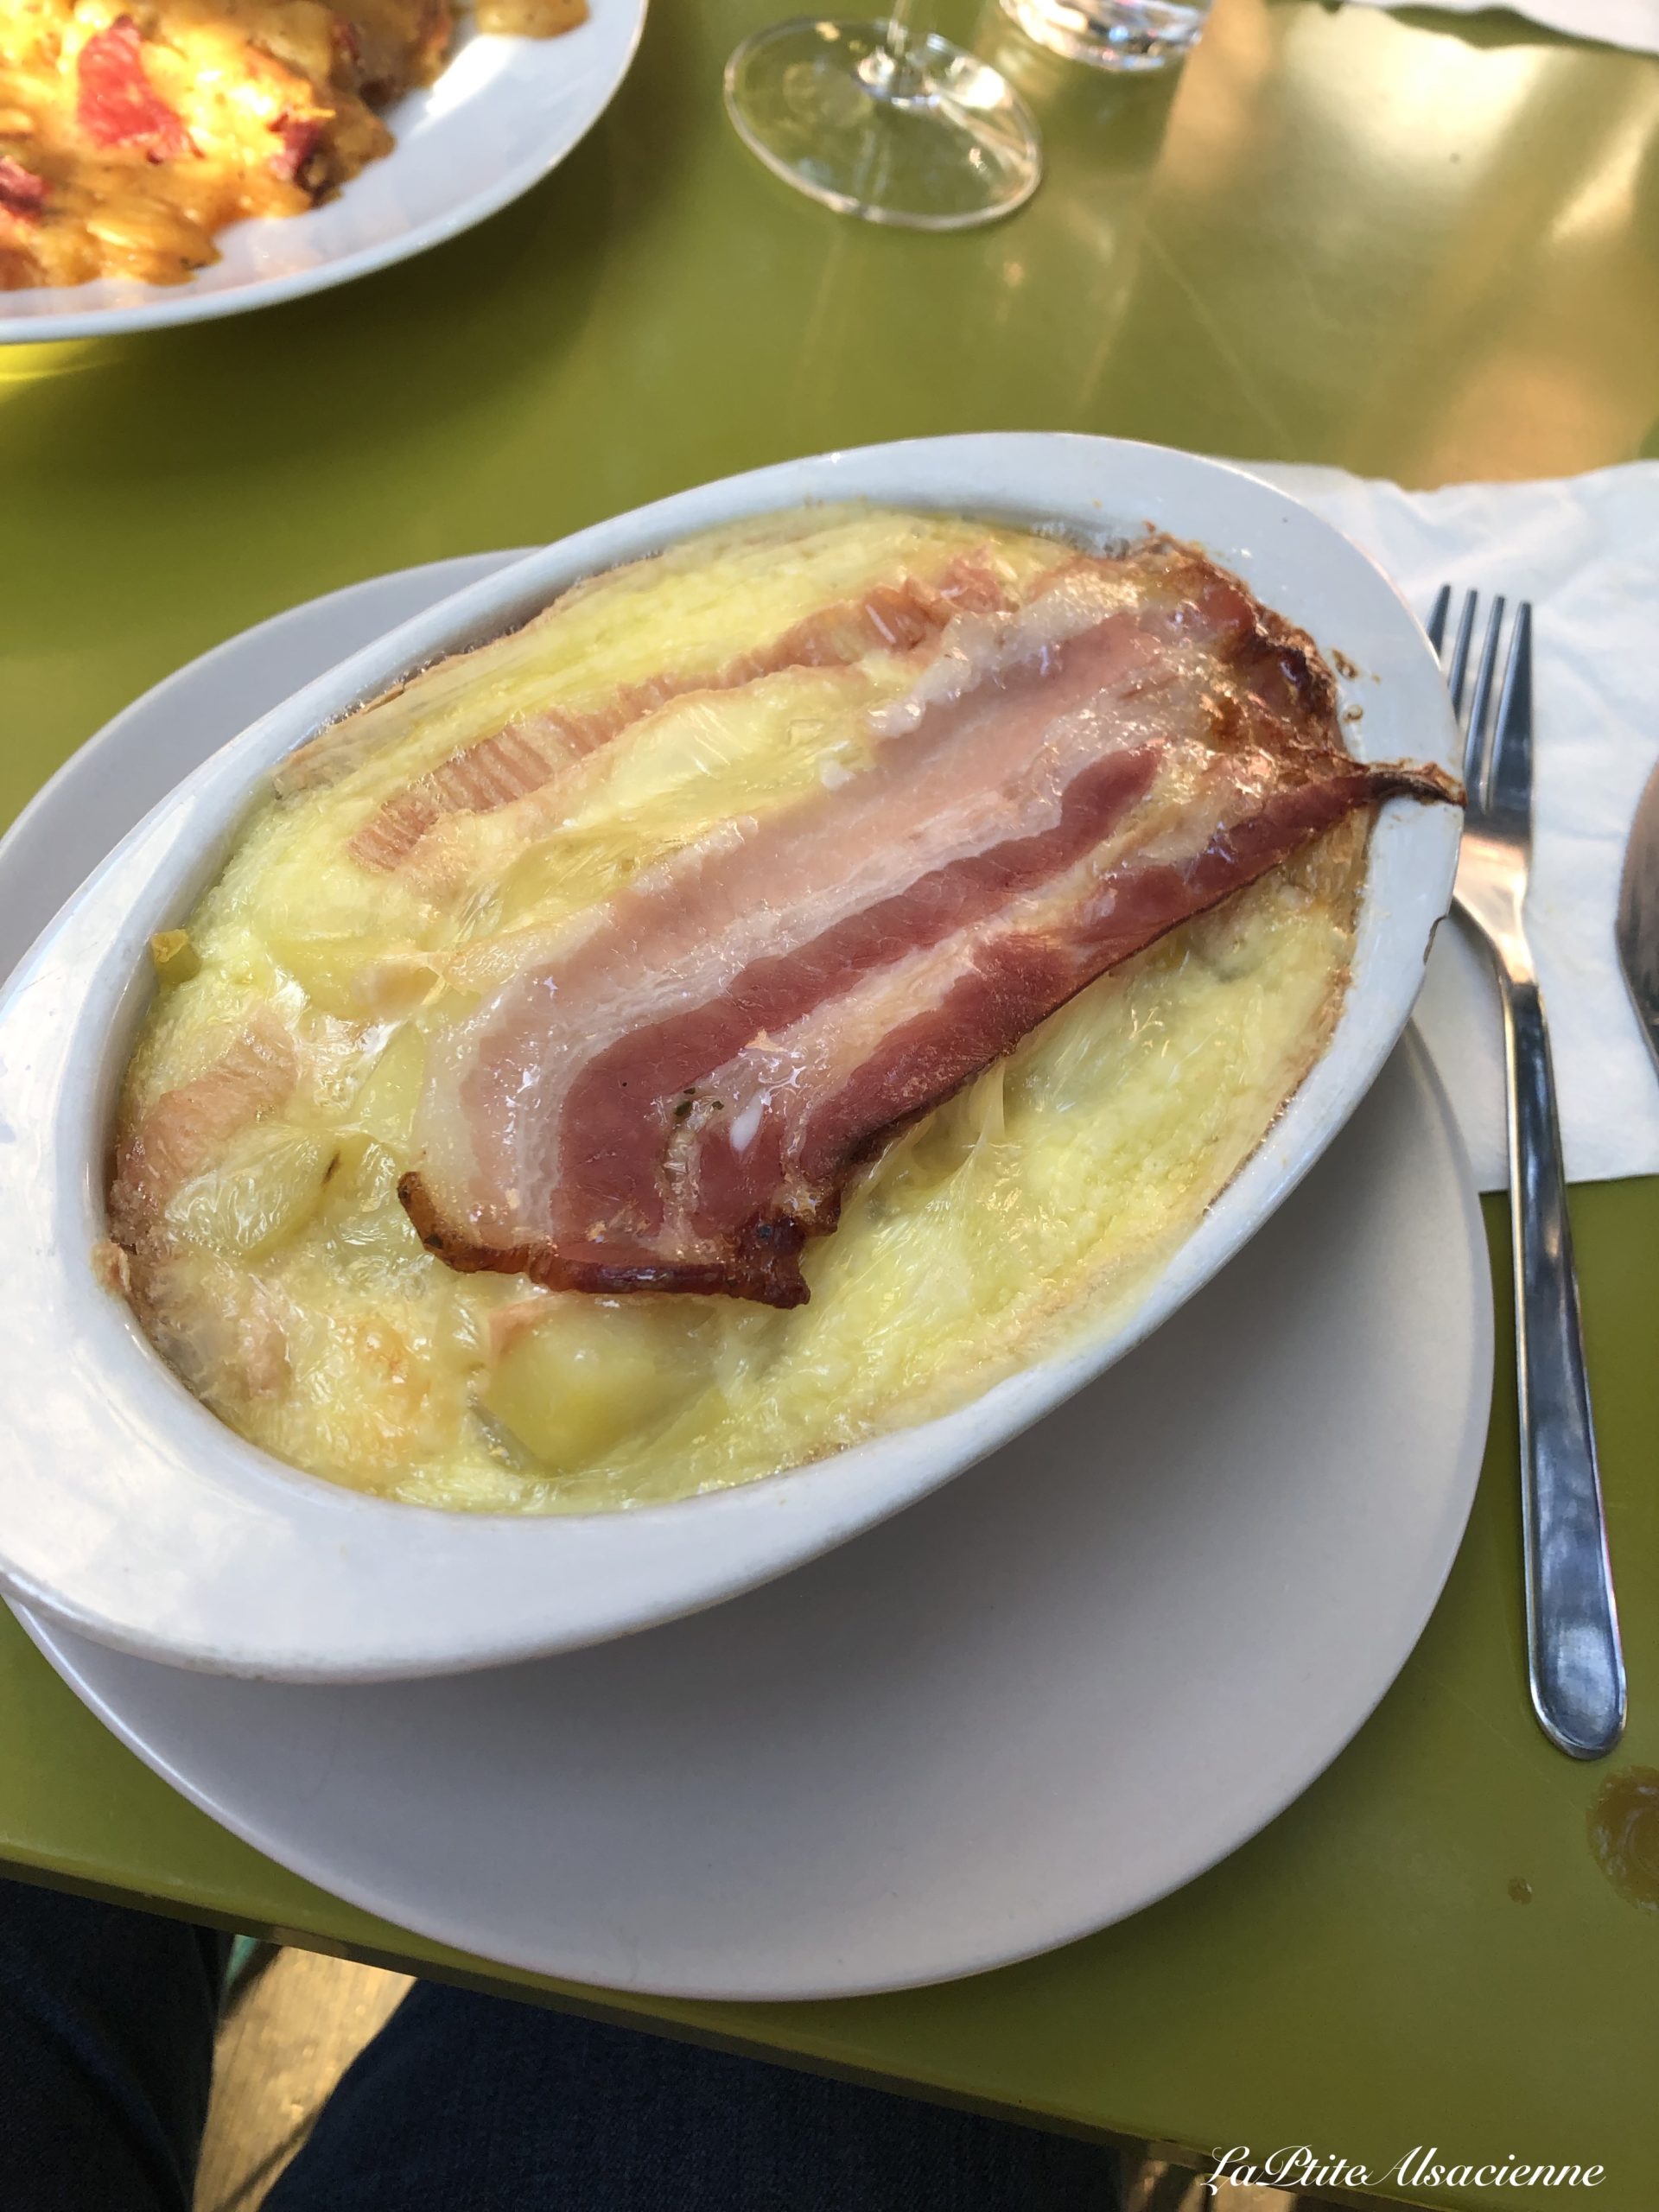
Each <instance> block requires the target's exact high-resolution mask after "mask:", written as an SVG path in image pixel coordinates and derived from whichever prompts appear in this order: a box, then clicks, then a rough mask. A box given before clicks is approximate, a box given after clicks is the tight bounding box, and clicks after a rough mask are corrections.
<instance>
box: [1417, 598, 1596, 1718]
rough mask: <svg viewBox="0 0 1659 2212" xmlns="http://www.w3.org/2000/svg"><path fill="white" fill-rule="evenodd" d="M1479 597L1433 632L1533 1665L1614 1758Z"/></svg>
mask: <svg viewBox="0 0 1659 2212" xmlns="http://www.w3.org/2000/svg"><path fill="white" fill-rule="evenodd" d="M1476 601H1477V594H1475V593H1474V592H1472V591H1471V592H1469V593H1467V594H1465V598H1464V602H1463V609H1462V613H1460V615H1459V620H1458V627H1457V634H1456V637H1455V638H1454V639H1453V640H1452V651H1451V654H1450V657H1449V658H1446V656H1445V652H1444V648H1445V640H1446V617H1447V615H1448V614H1449V613H1450V612H1451V607H1452V588H1451V586H1450V585H1449V584H1446V585H1443V586H1442V587H1441V589H1440V596H1439V598H1438V599H1437V600H1436V601H1435V602H1434V611H1433V614H1432V615H1431V616H1430V618H1429V625H1428V635H1429V640H1430V642H1431V643H1432V645H1433V647H1434V650H1435V652H1437V653H1439V654H1440V655H1441V656H1442V658H1443V659H1444V660H1445V665H1446V684H1447V687H1448V689H1449V690H1450V691H1451V694H1452V708H1453V709H1454V711H1455V712H1456V713H1457V714H1458V715H1459V717H1460V718H1461V720H1462V724H1463V730H1464V736H1465V779H1466V781H1467V783H1468V787H1469V806H1468V812H1467V814H1466V815H1465V818H1464V830H1463V849H1462V852H1461V855H1460V856H1459V861H1458V882H1457V892H1456V899H1457V904H1458V906H1459V907H1460V908H1461V910H1462V911H1463V912H1464V913H1465V915H1466V916H1467V917H1468V918H1469V919H1470V921H1471V922H1472V923H1473V924H1474V925H1475V927H1476V928H1477V929H1478V931H1480V933H1481V935H1482V936H1483V937H1484V938H1485V940H1486V943H1487V945H1488V947H1489V948H1490V950H1491V955H1492V958H1493V961H1494V962H1495V963H1496V965H1497V979H1498V987H1499V989H1500V991H1501V993H1502V995H1503V1032H1504V1043H1505V1047H1506V1055H1507V1060H1508V1071H1509V1103H1510V1116H1509V1136H1510V1223H1511V1236H1512V1238H1513V1243H1514V1251H1515V1336H1516V1383H1517V1389H1518V1394H1519V1399H1520V1410H1521V1505H1522V1538H1523V1543H1524V1547H1525V1555H1526V1577H1527V1672H1528V1677H1529V1681H1530V1683H1531V1687H1532V1703H1533V1709H1534V1711H1535V1713H1537V1715H1538V1719H1539V1721H1540V1723H1541V1726H1542V1727H1543V1731H1544V1733H1545V1734H1546V1735H1547V1736H1548V1738H1550V1740H1551V1742H1552V1743H1554V1744H1558V1745H1560V1748H1561V1750H1562V1751H1570V1752H1571V1753H1572V1755H1573V1758H1580V1759H1592V1758H1600V1757H1601V1756H1602V1754H1603V1753H1604V1752H1606V1751H1611V1749H1612V1748H1613V1745H1615V1744H1616V1743H1617V1742H1618V1739H1619V1737H1620V1736H1621V1735H1622V1734H1623V1732H1624V1658H1623V1656H1622V1655H1621V1652H1620V1649H1619V1640H1618V1612H1617V1610H1616V1609H1615V1606H1614V1603H1613V1581H1612V1569H1611V1565H1610V1563H1609V1560H1608V1557H1607V1532H1606V1526H1605V1521H1604V1519H1603V1516H1602V1507H1601V1482H1600V1478H1599V1476H1598V1474H1597V1471H1596V1439H1595V1431H1594V1429H1593V1427H1592V1424H1591V1419H1590V1393H1589V1387H1588V1384H1587V1383H1586V1379H1585V1371H1584V1340H1583V1336H1582V1332H1581V1330H1580V1320H1579V1287H1578V1278H1577V1276H1576V1275H1575V1274H1574V1273H1573V1239H1572V1232H1571V1230H1570V1229H1569V1227H1568V1224H1567V1177H1566V1174H1565V1173H1564V1172H1563V1169H1562V1166H1561V1137H1560V1123H1559V1122H1558V1120H1557V1118H1556V1112H1555V1079H1554V1074H1553V1072H1552V1070H1551V1067H1550V1058H1549V1032H1548V1029H1547V1028H1546V1027H1545V1025H1544V1006H1543V1001H1542V999H1541V997H1540V995H1539V992H1538V976H1537V970H1536V969H1535V967H1534V964H1533V958H1532V953H1531V950H1530V948H1529V945H1528V943H1527V935H1526V929H1525V925H1524V921H1523V910H1524V908H1525V906H1526V898H1527V877H1528V871H1529V863H1530V859H1531V853H1532V609H1531V607H1529V606H1526V605H1524V604H1523V605H1522V607H1521V608H1520V610H1519V612H1518V613H1517V614H1516V620H1515V625H1514V628H1513V631H1512V632H1511V635H1510V650H1509V655H1508V658H1507V659H1506V661H1505V663H1504V667H1503V688H1502V692H1501V695H1500V696H1499V698H1498V702H1497V712H1496V714H1494V712H1493V709H1492V677H1493V675H1494V672H1495V671H1496V669H1497V654H1498V644H1499V639H1500V636H1501V632H1502V630H1503V601H1502V600H1501V599H1495V600H1494V601H1492V607H1491V614H1490V616H1489V617H1488V619H1487V624H1486V636H1485V639H1484V644H1483V645H1482V646H1481V652H1480V661H1479V665H1478V669H1477V671H1476V674H1475V683H1474V690H1473V693H1472V694H1471V698H1470V702H1469V709H1468V713H1467V715H1465V714H1464V711H1463V694H1464V679H1465V676H1466V674H1467V671H1468V666H1469V648H1470V643H1471V639H1472V637H1473V634H1474V626H1475V608H1476Z"/></svg>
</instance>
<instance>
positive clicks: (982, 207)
mask: <svg viewBox="0 0 1659 2212" xmlns="http://www.w3.org/2000/svg"><path fill="white" fill-rule="evenodd" d="M902 54H903V59H902V60H901V61H899V63H898V64H895V62H894V60H893V55H892V54H890V53H889V51H888V48H887V25H886V24H885V23H880V22H823V21H822V20H819V19H817V18H809V17H802V18H801V19H800V20H799V21H798V22H785V23H773V24H771V25H769V26H768V28H767V29H765V30H761V31H757V32H756V33H755V34H754V35H753V37H752V38H747V39H745V41H743V43H742V45H741V46H740V47H739V48H738V49H737V51H736V53H735V54H733V56H732V58H731V60H729V61H728V63H727V65H726V105H727V109H728V111H729V113H730V115H731V118H732V121H733V123H734V124H735V125H736V128H737V131H738V135H739V136H740V137H741V139H742V140H743V143H745V145H747V147H748V148H749V149H750V151H751V152H752V153H755V154H758V155H759V156H760V159H761V160H762V161H763V162H765V163H766V167H767V168H769V169H771V170H772V171H773V172H774V173H775V174H776V175H779V176H780V177H782V178H783V179H784V180H785V182H786V183H789V184H792V185H794V186H795V187H796V188H797V189H798V190H799V191H801V192H804V193H807V194H810V196H811V197H812V198H813V199H814V200H822V201H823V204H824V206H825V207H833V208H835V209H836V212H837V213H840V214H843V215H861V216H863V217H864V219H865V220H866V221H867V222H871V223H894V224H899V225H902V226H906V227H907V228H909V229H912V230H921V231H956V230H965V229H967V228H968V227H969V226H971V225H973V224H975V223H988V222H993V221H995V219H996V218H997V217H998V216H999V215H1007V214H1011V213H1013V211H1014V209H1015V208H1016V207H1020V206H1021V205H1022V204H1023V203H1024V202H1025V201H1026V200H1029V199H1030V197H1031V195H1032V194H1033V192H1035V190H1036V189H1037V186H1038V183H1039V180H1040V179H1041V176H1042V173H1043V165H1042V151H1041V146H1040V143H1039V139H1038V136H1037V127H1036V125H1035V124H1033V121H1032V119H1031V117H1030V115H1029V114H1028V113H1027V110H1026V106H1025V103H1024V102H1023V101H1022V100H1021V99H1020V96H1019V95H1018V93H1017V92H1014V88H1013V86H1011V85H1009V84H1008V83H1007V79H1004V78H1003V77H1001V76H1000V75H999V74H998V73H997V72H996V71H995V69H993V68H991V67H989V65H988V63H986V62H983V61H981V60H979V59H978V57H977V56H976V55H975V54H966V53H964V52H963V49H962V48H960V47H957V46H952V45H951V43H950V41H949V40H948V39H943V38H939V37H938V36H935V35H931V34H929V35H926V36H916V35H912V36H910V37H908V38H907V39H906V41H905V42H904V45H903V48H902Z"/></svg>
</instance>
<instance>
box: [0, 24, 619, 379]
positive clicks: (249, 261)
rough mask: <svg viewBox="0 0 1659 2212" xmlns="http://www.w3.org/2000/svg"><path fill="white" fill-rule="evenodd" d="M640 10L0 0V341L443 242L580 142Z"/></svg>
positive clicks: (277, 289)
mask: <svg viewBox="0 0 1659 2212" xmlns="http://www.w3.org/2000/svg"><path fill="white" fill-rule="evenodd" d="M139 19H142V22H141V21H140V20H139ZM644 23H645V0H591V8H589V7H588V6H587V5H586V4H585V0H477V4H476V8H475V10H474V9H470V8H469V9H468V10H467V11H466V12H465V13H463V14H462V15H461V17H460V19H459V21H457V20H456V17H455V16H454V14H453V13H452V10H451V8H450V6H449V5H448V0H372V4H371V0H340V4H339V5H338V6H333V5H326V4H321V0H319V4H315V5H313V4H311V0H307V4H306V6H305V7H303V8H296V7H295V6H293V5H292V4H288V0H213V4H212V5H208V4H206V0H156V4H154V5H152V6H149V7H147V8H145V9H143V10H139V11H137V17H135V16H134V15H133V14H131V13H129V12H126V11H124V10H123V9H122V7H121V6H120V5H119V0H46V4H45V5H44V7H42V6H41V4H37V0H0V342H11V343H22V342H26V341H29V340H48V339H67V338H91V337H100V336H105V335H111V334H115V333H117V332H122V331H134V330H150V329H156V328H159V327H162V326H163V325H167V324H171V323H179V322H196V321H202V320H203V319H204V318H206V317H209V316H213V315H236V314H240V313H242V312H243V311H244V310H245V309H247V308H257V307H268V306H271V305H274V304H275V303H276V302H278V301H282V300H291V299H296V298H298V297H299V296H301V295H302V294H303V293H307V292H312V291H317V290H321V289H324V288H325V287H327V286H328V285H331V284H340V283H346V281H347V280H348V279H349V278H351V277H361V276H365V275H366V274H367V273H368V272H369V271H370V270H374V269H382V268H385V267H386V266H387V265H388V264H390V263H392V262H395V261H401V260H404V259H405V258H406V257H408V256H409V255H410V254H415V253H421V252H423V251H425V250H426V249H427V248H428V247H429V246H433V245H441V244H442V242H443V241H444V240H445V239H447V238H454V237H456V236H458V235H459V233H460V232H462V231H465V230H468V229H470V228H471V226H473V225H474V224H475V223H479V222H481V221H482V220H483V219H484V218H485V217H486V215H490V214H493V213H494V212H495V211H496V210H497V209H498V208H499V207H505V206H506V205H507V203H508V202H509V201H510V200H516V199H517V198H518V195H519V194H521V193H524V192H526V191H528V190H529V188H531V185H533V184H535V183H536V182H537V181H538V180H539V179H540V178H542V177H543V176H544V175H546V174H547V173H548V171H549V170H550V169H551V168H555V167H556V164H557V163H558V162H562V161H563V159H564V157H565V156H566V155H567V154H569V151H570V150H571V149H572V148H573V147H574V146H575V144H576V143H578V141H579V140H580V139H582V137H585V136H586V134H587V132H588V130H590V129H591V128H592V126H593V125H594V123H595V122H596V121H597V120H598V118H599V117H600V116H601V114H602V113H603V112H604V111H605V109H606V108H607V106H608V105H609V104H610V102H611V100H612V99H613V97H614V96H615V93H616V91H617V88H618V87H619V86H620V84H621V82H622V79H623V78H624V77H625V76H626V73H627V70H628V67H629V64H630V63H631V61H632V58H633V54H634V50H635V48H636V47H637V46H638V44H639V36H640V33H641V30H642V29H643V28H644ZM486 25H487V26H491V27H492V28H489V29H485V28H484V26H486ZM531 32H533V33H534V34H535V35H523V34H525V33H531Z"/></svg>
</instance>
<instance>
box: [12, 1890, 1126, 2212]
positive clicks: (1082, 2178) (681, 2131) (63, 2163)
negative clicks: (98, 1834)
mask: <svg viewBox="0 0 1659 2212" xmlns="http://www.w3.org/2000/svg"><path fill="white" fill-rule="evenodd" d="M225 1957H226V1940H225V1938H224V1937H222V1936H214V1935H212V1934H210V1933H208V1931H207V1930H206V1929H200V1928H192V1927H189V1926H188V1925H186V1924H185V1923H182V1922H178V1921H168V1920H162V1919H157V1918H155V1917H152V1916H150V1915H149V1914H146V1913H138V1912H131V1911H128V1910H124V1909H123V1908H121V1907H119V1906H116V1905H108V1904H92V1903H90V1902H88V1901H87V1900H86V1899H85V1898H80V1897H67V1896H63V1895H61V1894H60V1893H58V1892H56V1891H49V1890H37V1889H33V1888H30V1887H27V1886H25V1885H21V1884H17V1883H10V1882H0V2208H3V2212H189V2205H190V2192H191V2183H192V2178H193V2176H194V2170H195V2163H196V2153H197V2146H198V2145H199V2143H200V2137H201V2127H202V2122H203V2120H204V2118H205V2116H206V2113H207V2093H208V2087H209V2082H210V2077H211V2074H212V2067H213V2031H214V2027H215V2024H216V2022H217V2018H218V2012H219V1987H220V1983H221V1980H222V1977H223V1974H224V1967H225ZM1118 2202H1119V2180H1118V2164H1117V2160H1116V2156H1115V2154H1114V2153H1113V2152H1110V2151H1108V2150H1104V2149H1101V2148H1097V2147H1096V2146H1095V2145H1091V2144H1084V2143H1078V2142H1072V2141H1071V2140H1068V2139H1065V2138H1064V2137H1059V2136H1052V2135H1045V2134H1042V2133H1039V2132H1038V2130H1036V2129H1035V2128H1028V2127H1021V2126H1016V2125H1014V2124H1013V2123H1011V2122H1008V2121H1006V2120H984V2119H980V2118H977V2117H975V2116H974V2115H971V2114H969V2113H959V2112H953V2111H950V2110H947V2109H945V2108H944V2107H938V2106H934V2105H926V2104H921V2103H918V2102H916V2101H913V2100H912V2099H910V2098H906V2097H899V2096H894V2095H892V2094H888V2093H887V2092H886V2091H884V2090H880V2089H865V2088H852V2087H849V2085H847V2084H846V2083H843V2082H831V2081H826V2080H823V2079H820V2078H819V2077H818V2076H817V2075H810V2074H800V2073H795V2072H792V2071H791V2070H790V2069H786V2068H784V2067H779V2066H770V2065H767V2064H765V2063H762V2062H761V2061H760V2060H758V2059H752V2058H735V2057H731V2056H727V2055H726V2054H724V2053H721V2052H717V2051H710V2050H700V2049H698V2048H697V2047H696V2046H695V2045H693V2044H678V2043H671V2042H667V2041H665V2040H664V2039H663V2038H662V2037H657V2036H651V2035H641V2034H639V2033H638V2032H636V2031H634V2030H632V2029H627V2028H617V2027H609V2026H602V2025H600V2024H595V2023H594V2022H591V2021H586V2020H580V2019H575V2018H572V2017H570V2016H569V2015H568V2014H564V2013H559V2012H550V2011H547V2010H545V2009H543V2007H541V2006H539V2005H529V2004H519V2003H517V2002H515V2001H514V2000H513V1999H510V1998H505V1997H480V1996H474V1995H471V1994H469V1993H467V1992H465V1991H461V1990H455V1989H448V1988H444V1987H442V1986H440V1985H439V1984H437V1983H434V1982H419V1983H416V1986H415V1987H414V1988H413V1989H412V1990H411V1991H410V1994H409V1995H408V1997H407V1998H405V1999H404V2002H403V2004H402V2005H400V2006H399V2007H398V2009H397V2012H395V2013H394V2014H393V2016H392V2018H391V2021H390V2022H389V2023H388V2024H387V2025H386V2026H385V2028H384V2029H383V2030H382V2031H381V2032H380V2033H379V2035H378V2036H377V2037H375V2039H374V2041H373V2042H372V2044H369V2046H368V2047H367V2049H366V2050H364V2051H363V2052H362V2054H361V2055H360V2056H359V2058H358V2059H357V2061H356V2063H354V2064H353V2066H352V2067H351V2068H350V2069H348V2070H347V2072H346V2075H345V2077H344V2079H343V2080H342V2081H341V2082H340V2086H339V2088H337V2089H336V2090H335V2092H334V2095H333V2097H332V2098H331V2099H330V2100H329V2102H328V2103H327V2106H326V2107H324V2109H323V2112H322V2114H321V2118H320V2119H319V2120H318V2122H317V2125H316V2126H315V2129H314V2130H313V2132H312V2133H311V2135H310V2137H309V2139H308V2141H307V2143H306V2145H305V2146H304V2148H303V2149H302V2151H301V2152H300V2154H299V2156H298V2157H297V2158H296V2159H295V2160H294V2162H293V2164H291V2165H290V2166H289V2168H288V2170H287V2171H286V2172H285V2173H284V2174H283V2176H282V2177H281V2178H280V2179H279V2180H278V2181H277V2184H276V2186H275V2188H274V2189H273V2190H271V2192H270V2196H269V2197H268V2198H267V2199H266V2204H267V2207H268V2212H543V2208H545V2212H1116V2207H1117V2205H1118Z"/></svg>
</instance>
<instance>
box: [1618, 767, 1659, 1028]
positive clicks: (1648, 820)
mask: <svg viewBox="0 0 1659 2212" xmlns="http://www.w3.org/2000/svg"><path fill="white" fill-rule="evenodd" d="M1616 933H1617V936H1618V964H1619V966H1620V967H1621V968H1622V969H1624V983H1625V988H1627V989H1628V990H1629V992H1630V1002H1631V1004H1632V1005H1633V1006H1634V1007H1635V1008H1636V1012H1637V1020H1639V1021H1640V1022H1641V1024H1642V1034H1643V1036H1644V1037H1645V1038H1646V1039H1647V1040H1648V1050H1649V1052H1651V1053H1652V1054H1653V1058H1654V1065H1655V1066H1656V1067H1659V767H1656V769H1655V770H1654V772H1653V773H1652V775H1650V776H1649V779H1648V787H1647V789H1646V791H1643V794H1642V796H1641V798H1640V799H1639V800H1638V801H1637V809H1636V819H1635V820H1634V821H1633V822H1632V823H1631V824H1630V842H1629V843H1628V844H1627V845H1626V846H1625V848H1624V874H1623V876H1622V877H1621V878H1620V879H1619V886H1618V925H1617V931H1616Z"/></svg>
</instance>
